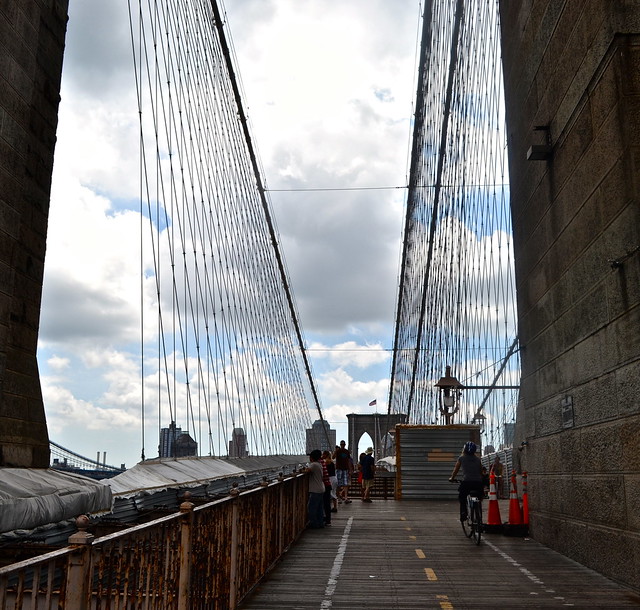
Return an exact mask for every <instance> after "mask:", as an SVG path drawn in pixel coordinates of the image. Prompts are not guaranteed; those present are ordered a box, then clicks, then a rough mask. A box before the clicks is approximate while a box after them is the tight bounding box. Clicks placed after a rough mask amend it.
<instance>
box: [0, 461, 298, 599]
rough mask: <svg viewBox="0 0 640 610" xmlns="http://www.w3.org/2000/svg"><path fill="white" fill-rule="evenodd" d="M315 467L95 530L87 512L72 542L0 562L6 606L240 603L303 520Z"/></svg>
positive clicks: (0, 596)
mask: <svg viewBox="0 0 640 610" xmlns="http://www.w3.org/2000/svg"><path fill="white" fill-rule="evenodd" d="M307 494H308V476H307V475H306V474H294V475H291V476H288V477H279V478H278V480H277V481H275V482H271V483H268V484H263V485H262V486H260V487H259V488H255V489H252V490H248V491H243V492H240V491H238V490H233V492H232V495H230V496H229V497H227V498H223V499H218V500H213V501H211V502H209V503H207V504H203V505H201V506H197V507H196V506H195V505H194V504H193V503H191V502H189V501H188V499H187V500H186V501H185V502H183V503H182V505H181V506H180V512H179V513H174V514H171V515H167V516H163V517H160V518H159V519H155V520H153V521H150V522H149V523H144V524H141V525H135V526H133V527H130V528H127V529H126V530H124V531H122V532H116V533H113V534H108V535H106V536H101V537H100V538H94V537H93V536H92V535H91V534H89V533H87V532H86V531H85V530H86V527H85V525H84V524H83V523H82V519H84V520H85V521H86V522H88V520H87V519H86V518H84V517H82V518H79V519H78V521H77V523H78V525H79V529H80V532H78V533H77V534H74V535H73V536H71V538H70V539H69V542H70V546H68V547H65V548H64V549H58V550H56V551H52V552H50V553H46V554H44V555H41V556H39V557H36V558H33V559H27V560H24V561H20V562H18V563H15V564H12V565H9V566H5V567H3V568H0V608H5V607H8V608H16V609H18V608H23V607H24V608H26V607H29V608H32V609H34V610H43V609H44V610H53V609H57V608H59V607H67V608H72V607H73V608H74V610H88V609H89V608H95V607H112V606H113V605H114V604H115V605H116V606H117V607H129V605H130V604H133V605H135V607H138V605H139V606H140V607H145V608H149V609H158V610H160V609H162V610H172V609H176V610H189V609H191V608H201V607H202V608H213V609H215V608H235V607H237V605H238V604H239V603H240V602H241V601H242V600H243V599H244V598H245V597H246V596H247V595H248V594H249V593H250V592H251V591H252V590H253V588H254V587H255V586H256V585H257V584H258V582H259V581H260V580H261V579H262V577H263V576H264V574H266V573H267V572H268V570H269V569H270V568H271V566H273V565H274V564H275V562H276V561H277V560H278V558H279V557H280V556H281V555H282V554H283V553H284V552H285V551H286V550H287V548H288V547H289V546H290V545H291V543H293V542H294V541H295V539H296V538H297V537H298V536H299V535H300V533H301V532H302V531H303V529H304V528H305V526H306V521H307V518H306V504H307Z"/></svg>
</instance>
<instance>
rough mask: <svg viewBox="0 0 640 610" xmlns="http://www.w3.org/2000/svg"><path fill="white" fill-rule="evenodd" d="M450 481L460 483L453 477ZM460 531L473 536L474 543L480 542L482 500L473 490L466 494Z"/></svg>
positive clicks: (470, 536)
mask: <svg viewBox="0 0 640 610" xmlns="http://www.w3.org/2000/svg"><path fill="white" fill-rule="evenodd" d="M451 482H452V483H458V484H460V483H461V481H459V480H458V479H453V481H451ZM461 524H462V531H463V532H464V535H465V536H466V537H467V538H473V540H474V542H475V543H476V544H480V540H481V538H482V500H481V499H480V498H478V496H477V494H475V492H471V493H470V494H469V495H468V496H467V518H466V519H465V520H464V521H461Z"/></svg>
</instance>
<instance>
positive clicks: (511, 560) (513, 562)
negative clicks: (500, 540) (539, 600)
mask: <svg viewBox="0 0 640 610" xmlns="http://www.w3.org/2000/svg"><path fill="white" fill-rule="evenodd" d="M484 542H485V544H486V545H487V546H488V547H489V548H491V549H493V550H494V551H495V552H496V553H498V555H500V557H502V558H503V559H505V560H507V561H508V562H509V563H510V564H511V565H513V566H514V567H516V568H518V570H520V571H521V572H522V573H523V574H524V575H525V576H526V577H527V578H528V579H530V580H532V581H533V582H535V583H536V584H537V585H543V586H544V582H542V581H541V580H540V579H539V578H538V577H537V576H536V575H535V574H534V573H533V572H530V571H529V570H527V568H525V567H523V566H522V565H520V564H519V563H518V562H517V561H516V560H515V559H514V558H513V557H511V556H510V555H507V553H505V552H504V551H501V550H500V549H499V548H498V547H497V546H495V545H494V544H491V542H489V541H488V540H487V539H486V538H485V539H484Z"/></svg>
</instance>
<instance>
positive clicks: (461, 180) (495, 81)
mask: <svg viewBox="0 0 640 610" xmlns="http://www.w3.org/2000/svg"><path fill="white" fill-rule="evenodd" d="M503 95H504V94H503V89H502V69H501V58H500V32H499V20H498V4H497V2H485V1H484V0H482V1H481V0H457V1H456V2H451V1H450V0H434V2H431V3H429V6H427V7H426V8H425V13H424V17H423V31H422V43H421V61H420V68H419V75H418V91H417V96H416V116H415V126H414V134H413V142H412V153H411V162H410V176H409V192H408V200H407V209H406V217H405V227H404V240H403V253H402V262H401V270H400V281H399V290H398V302H397V307H396V325H395V336H394V354H393V363H392V372H391V384H390V391H389V413H404V414H406V415H407V416H408V420H409V422H410V423H414V424H441V423H446V421H445V418H444V415H443V412H442V410H441V408H442V404H441V403H440V402H439V395H438V390H437V388H435V387H434V384H435V383H436V382H437V381H438V379H439V378H440V377H442V376H443V375H444V373H445V367H446V366H447V365H450V366H451V367H452V371H453V374H454V376H455V377H456V378H457V379H458V380H459V381H460V382H461V383H462V384H463V386H465V387H466V389H464V390H463V391H462V392H461V394H460V396H459V397H458V400H459V403H458V407H459V410H458V411H457V412H456V413H455V416H454V417H453V418H452V419H450V420H449V423H472V422H474V421H475V423H477V422H482V428H483V431H484V433H485V437H484V438H485V442H486V443H487V444H491V445H495V446H496V447H497V446H499V445H500V444H501V443H503V442H504V440H505V438H504V434H505V430H506V429H507V428H508V426H507V427H505V425H506V424H511V423H512V422H513V420H514V418H515V406H516V403H517V399H518V389H517V388H518V385H519V375H520V364H519V358H518V350H517V323H516V320H517V318H516V301H515V281H514V266H513V246H512V237H511V234H512V229H511V217H510V209H509V187H508V161H507V157H506V153H507V142H506V133H505V117H504V103H503ZM425 185H429V186H425ZM476 415H481V416H482V417H478V418H475V420H474V416H476ZM483 417H484V418H486V420H485V419H483Z"/></svg>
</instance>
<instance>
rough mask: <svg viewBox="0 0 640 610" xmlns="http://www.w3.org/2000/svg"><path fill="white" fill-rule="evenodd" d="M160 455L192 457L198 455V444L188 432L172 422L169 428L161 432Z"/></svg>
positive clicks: (162, 456) (164, 456) (163, 456)
mask: <svg viewBox="0 0 640 610" xmlns="http://www.w3.org/2000/svg"><path fill="white" fill-rule="evenodd" d="M158 455H159V456H160V457H161V458H166V457H192V456H195V455H198V443H196V441H194V440H193V439H192V438H191V435H190V434H189V433H188V432H183V431H182V428H178V427H177V426H176V422H174V421H172V422H171V424H169V427H168V428H162V429H161V430H160V444H159V445H158Z"/></svg>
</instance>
